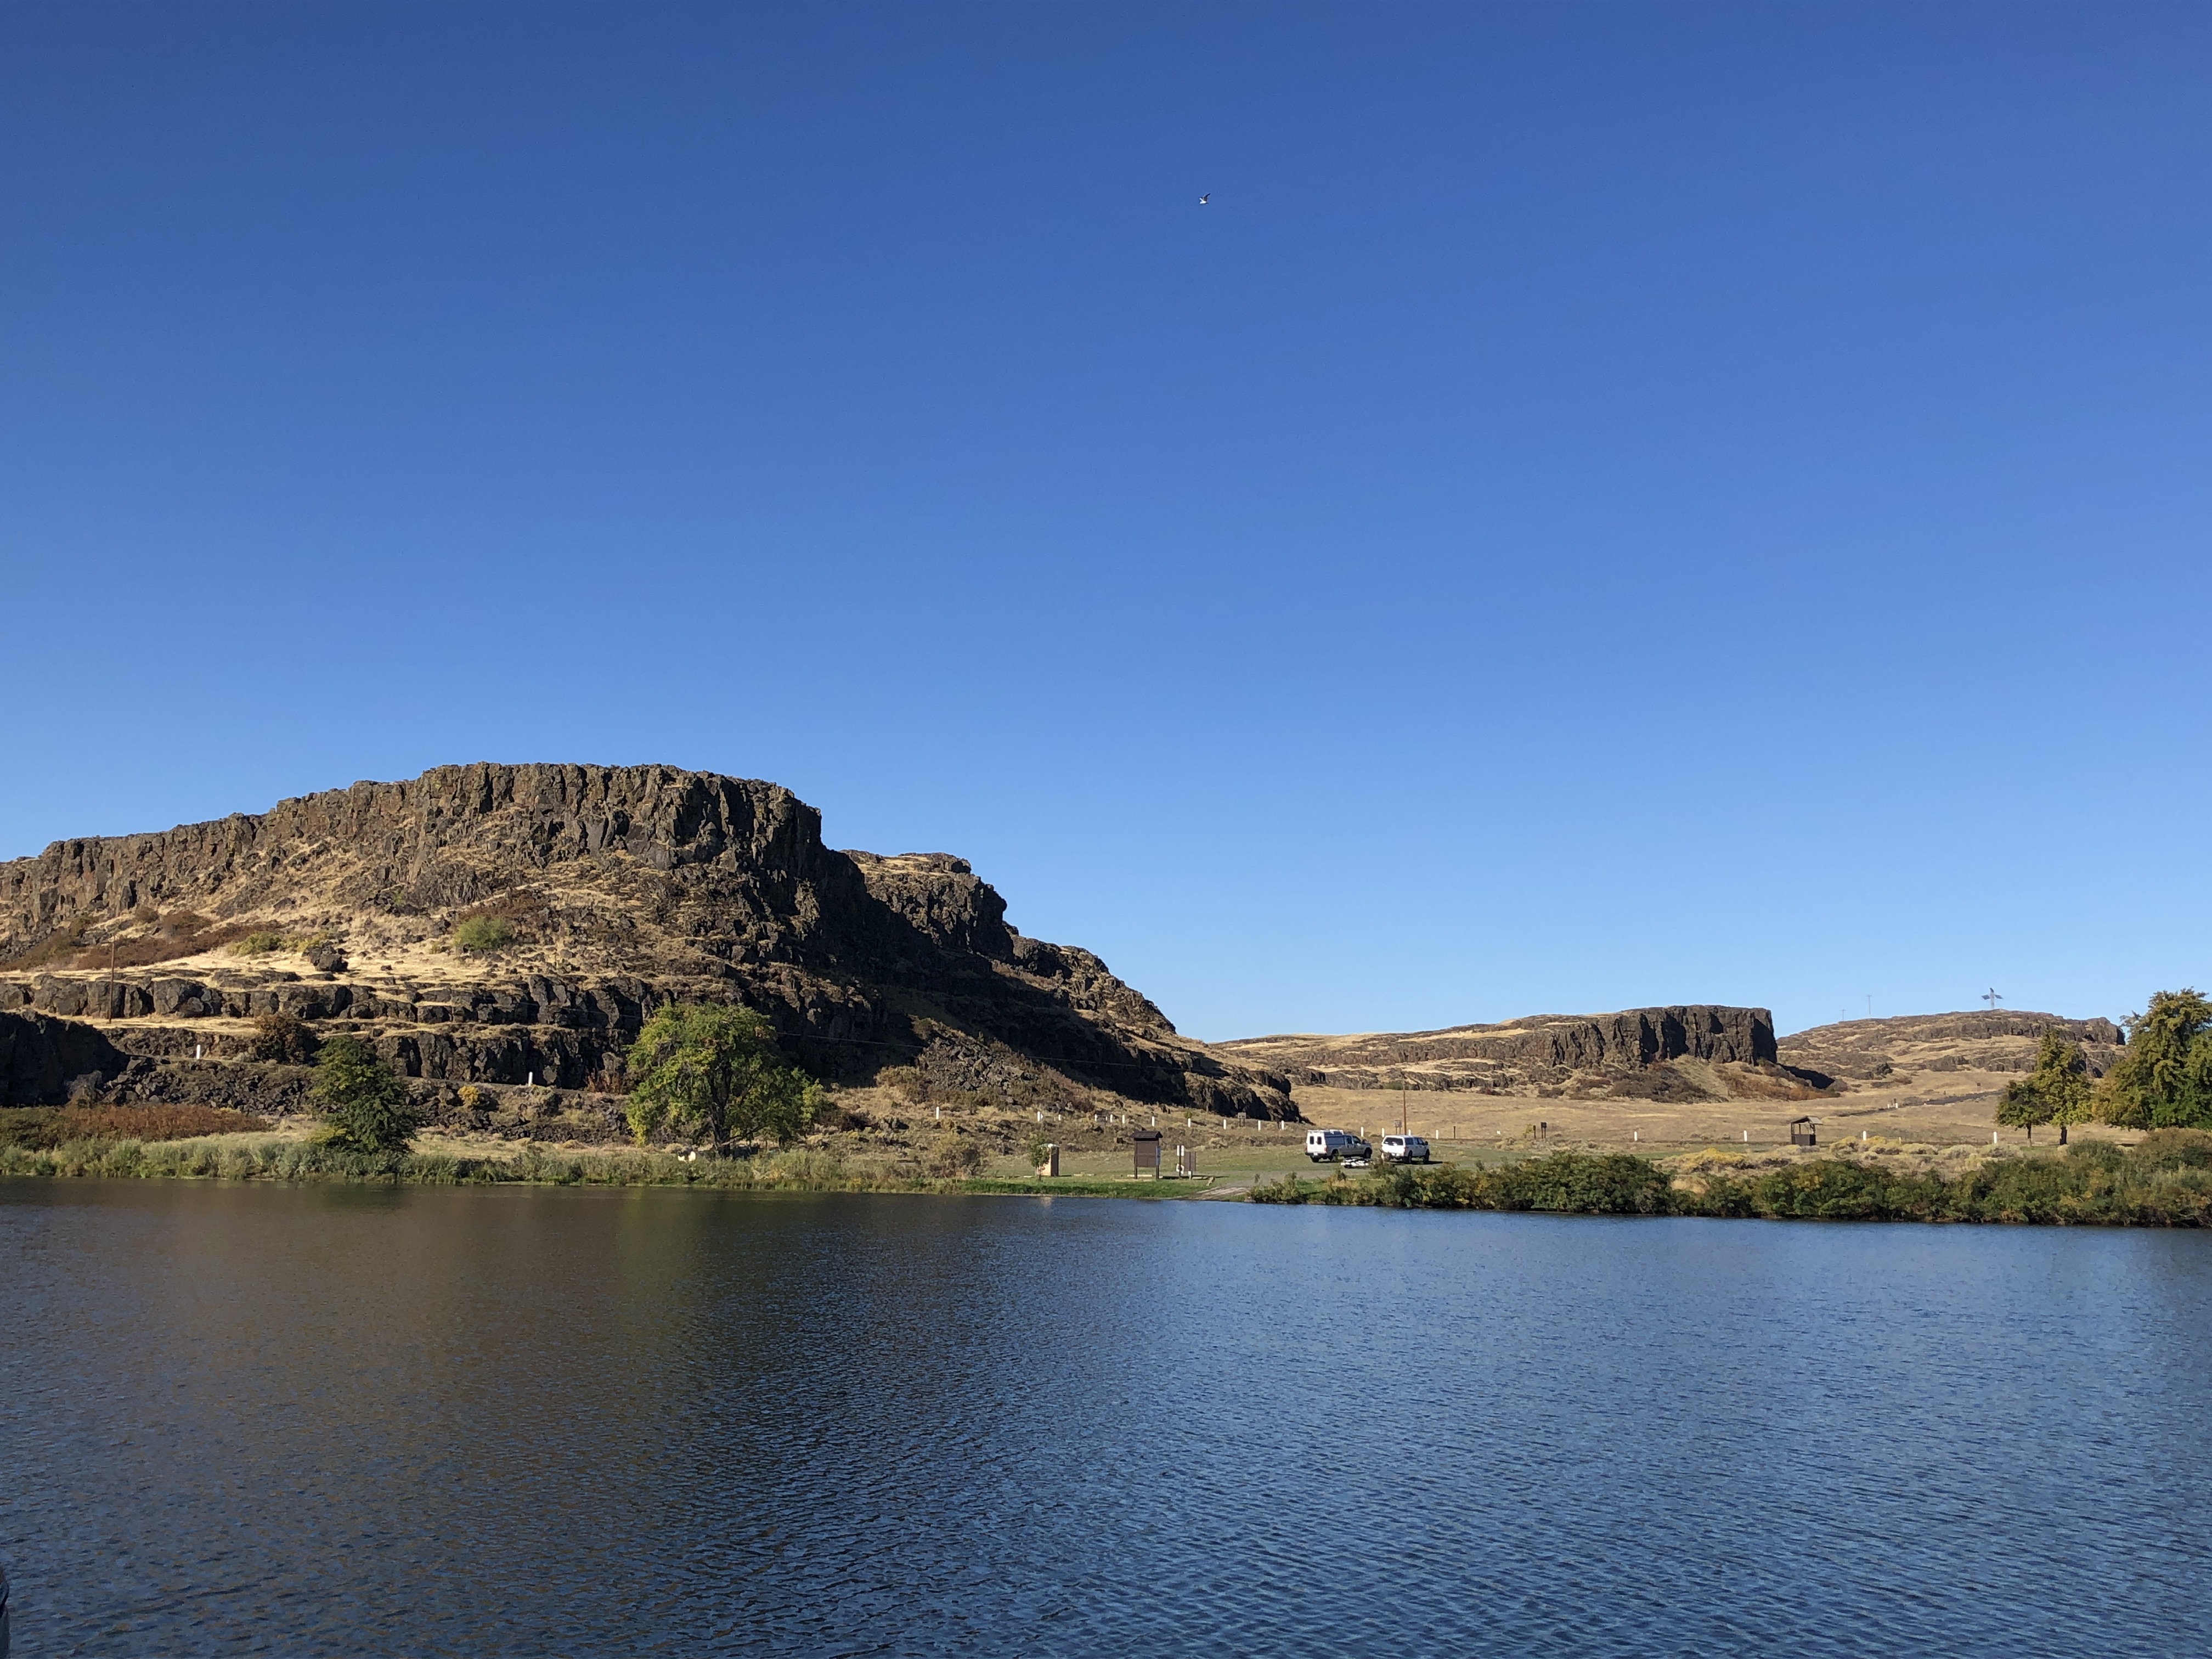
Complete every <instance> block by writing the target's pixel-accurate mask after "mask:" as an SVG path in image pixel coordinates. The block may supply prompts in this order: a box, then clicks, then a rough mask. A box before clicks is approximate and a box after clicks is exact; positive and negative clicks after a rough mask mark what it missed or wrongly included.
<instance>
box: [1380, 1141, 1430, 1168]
mask: <svg viewBox="0 0 2212 1659" xmlns="http://www.w3.org/2000/svg"><path fill="white" fill-rule="evenodd" d="M1428 1161H1429V1143H1428V1142H1427V1141H1425V1140H1424V1139H1421V1138H1420V1136H1419V1135H1384V1136H1383V1162H1384V1163H1385V1164H1426V1163H1427V1162H1428Z"/></svg>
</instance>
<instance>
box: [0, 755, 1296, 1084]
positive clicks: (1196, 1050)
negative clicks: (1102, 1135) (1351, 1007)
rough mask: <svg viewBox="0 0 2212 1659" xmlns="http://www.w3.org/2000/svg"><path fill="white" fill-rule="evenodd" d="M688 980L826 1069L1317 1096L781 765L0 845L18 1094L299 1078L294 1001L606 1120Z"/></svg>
mask: <svg viewBox="0 0 2212 1659" xmlns="http://www.w3.org/2000/svg"><path fill="white" fill-rule="evenodd" d="M673 1000H690V1001H697V1000H720V1001H728V1002H738V1003H743V1004H745V1005H747V1006H751V1007H754V1008H757V1009H758V1010H760V1011H761V1012H763V1013H765V1014H766V1015H767V1016H768V1017H769V1019H770V1020H771V1021H772V1022H773V1023H774V1024H775V1030H776V1032H777V1036H778V1039H779V1042H781V1046H782V1047H783V1048H784V1049H785V1051H786V1053H787V1055H788V1056H789V1057H790V1058H791V1059H792V1060H794V1061H796V1062H798V1063H799V1064H800V1065H802V1066H805V1068H806V1069H807V1070H808V1071H810V1072H811V1073H814V1074H815V1075H816V1076H817V1077H820V1078H822V1079H826V1080H829V1081H832V1082H837V1081H847V1082H866V1081H868V1080H869V1079H874V1078H876V1077H877V1076H878V1074H880V1073H884V1072H885V1071H886V1070H895V1071H899V1072H901V1073H902V1074H903V1075H907V1076H918V1077H919V1078H921V1079H926V1080H927V1082H928V1083H930V1084H933V1085H936V1086H937V1087H938V1088H939V1089H949V1090H957V1091H969V1092H970V1093H971V1094H974V1095H976V1096H981V1097H987V1098H991V1099H994V1100H999V1101H1001V1102H1003V1103H1008V1104H1014V1105H1026V1104H1027V1103H1031V1102H1035V1103H1037V1104H1038V1105H1039V1106H1040V1107H1042V1106H1043V1105H1046V1104H1051V1105H1054V1106H1059V1107H1063V1108H1064V1107H1066V1106H1069V1105H1077V1104H1083V1105H1088V1104H1090V1103H1091V1101H1092V1099H1093V1097H1096V1096H1097V1095H1100V1094H1107V1095H1111V1096H1114V1097H1119V1098H1121V1099H1122V1100H1125V1101H1131V1102H1140V1103H1152V1104H1155V1105H1158V1106H1162V1107H1170V1108H1182V1109H1196V1110H1200V1111H1206V1112H1211V1113H1218V1114H1221V1115H1227V1116H1235V1115H1250V1116H1253V1117H1271V1118H1283V1117H1291V1116H1295V1115H1296V1112H1295V1110H1294V1109H1293V1108H1292V1107H1291V1103H1290V1097H1289V1085H1288V1083H1287V1081H1286V1080H1285V1079H1284V1078H1283V1077H1282V1076H1281V1075H1280V1074H1279V1073H1276V1072H1274V1071H1273V1070H1271V1069H1270V1068H1269V1067H1267V1066H1265V1065H1249V1064H1244V1063H1241V1062H1239V1061H1237V1060H1225V1059H1223V1058H1221V1057H1218V1056H1216V1055H1214V1054H1211V1053H1209V1052H1208V1051H1207V1050H1206V1048H1205V1047H1204V1045H1201V1044H1199V1043H1196V1042H1191V1041H1188V1040H1187V1039H1185V1038H1183V1037H1181V1036H1178V1035H1177V1034H1176V1029H1175V1027H1174V1026H1173V1025H1172V1024H1170V1023H1169V1021H1168V1020H1167V1018H1165V1017H1164V1015H1163V1014H1162V1013H1161V1012H1160V1011H1159V1010H1158V1008H1156V1007H1155V1006H1153V1005H1152V1003H1151V1002H1150V1001H1148V1000H1146V998H1145V997H1144V996H1142V995H1140V994H1139V993H1138V992H1136V991H1134V990H1133V989H1131V988H1130V987H1128V986H1127V985H1125V984H1123V983H1122V982H1121V981H1120V980H1118V979H1116V978H1115V976H1114V975H1112V974H1111V973H1109V972H1108V971H1107V969H1106V965H1105V964H1104V963H1102V962H1101V961H1100V960H1099V959H1098V958H1097V957H1095V956H1093V955H1091V953H1090V952H1089V951H1081V950H1078V949H1075V948H1073V947H1072V946H1067V945H1048V944H1046V943H1044V942H1043V941H1042V940H1039V939H1027V938H1024V936H1023V935H1021V934H1020V933H1017V932H1015V931H1014V930H1013V929H1012V928H1011V927H1008V926H1007V925H1006V903H1005V901H1004V900H1002V899H1001V898H1000V896H999V895H998V894H997V893H996V892H995V891H994V890H992V888H991V887H990V885H989V884H987V882H985V881H983V880H982V879H981V878H979V877H978V876H976V875H975V872H973V871H972V870H971V869H970V868H969V866H968V865H967V864H966V863H965V862H963V860H959V859H957V858H952V857H950V856H947V855H945V854H934V853H931V854H902V855H900V856H897V857H878V856H877V855H876V854H869V853H858V852H838V851H836V850H833V849H832V848H829V847H827V846H825V845H824V844H823V840H822V823H821V816H820V814H819V813H818V812H817V811H815V809H814V808H812V807H811V806H809V805H806V804H805V802H804V801H801V800H800V799H798V798H797V797H796V796H795V795H793V794H792V793H791V792H790V791H789V790H787V789H784V788H781V787H779V786H777V785H775V784H772V783H763V782H758V781H750V780H744V779H738V778H729V777H722V776H719V775H714V774H711V773H702V772H690V771H684V770H681V769H677V768H674V767H666V766H634V767H605V766H562V765H521V766H500V765H489V764H480V765H471V766H453V767H441V768H439V769H435V770H433V771H429V772H426V773H424V774H423V775H422V776H421V777H418V778H414V779H410V780H409V781H405V782H400V783H357V784H355V785H354V786H353V787H351V788H348V789H336V790H331V791H327V792H325V793H319V794H313V795H307V796H304V797H301V798H300V799H294V800H288V801H284V802H282V803H280V804H279V805H276V807H274V808H273V809H271V810H270V811H267V812H263V813H258V814H236V815H234V816H232V817H227V818H222V819H219V820H216V821H215V822H213V823H194V824H186V825H184V826H183V827H181V828H179V829H169V830H164V831H161V832H159V833H152V834H145V835H131V836H106V837H100V838H93V839H86V840H77V841H63V842H55V843H54V844H53V845H52V846H50V847H48V848H46V851H45V852H44V853H41V854H38V855H37V856H35V857H31V858H22V859H16V860H12V861H10V862H7V863H0V1103H27V1102H31V1101H39V1100H53V1099H56V1098H58V1097H60V1096H61V1094H63V1093H64V1092H66V1091H69V1090H70V1088H71V1087H72V1085H74V1086H75V1088H76V1090H77V1091H78V1092H94V1093H98V1094H100V1096H101V1097H105V1098H111V1099H125V1100H128V1099H185V1098H191V1099H216V1100H223V1101H228V1102H234V1103H241V1104H244V1103H261V1104H264V1105H266V1104H268V1103H270V1102H269V1101H268V1100H267V1099H266V1098H265V1097H267V1096H269V1095H270V1093H271V1092H272V1091H273V1092H274V1093H276V1094H277V1095H279V1096H281V1095H283V1093H284V1092H285V1091H297V1090H298V1089H299V1087H300V1086H301V1080H302V1079H303V1077H304V1073H300V1072H299V1071H298V1068H296V1067H287V1066H281V1065H274V1066H272V1065H264V1064H261V1063H259V1062H257V1061H256V1060H254V1059H253V1058H252V1050H253V1048H254V1044H255V1042H256V1041H257V1038H260V1039H262V1040H264V1041H265V1035H266V1034H265V1030H259V1031H258V1030H257V1026H256V1021H257V1020H258V1019H259V1018H260V1017H262V1016H264V1015H267V1014H271V1013H279V1012H281V1013H284V1014H288V1015H291V1016H293V1017H295V1018H296V1019H297V1020H299V1021H300V1022H301V1024H302V1026H303V1027H304V1029H305V1030H306V1031H307V1040H308V1041H309V1042H312V1041H313V1038H314V1037H315V1036H316V1035H318V1034H320V1035H323V1036H327V1035H329V1034H330V1033H332V1032H335V1031H339V1030H343V1031H348V1032H351V1033H354V1034H356V1035H359V1036H362V1037H365V1038H367V1039H368V1040H369V1041H370V1042H373V1043H374V1046H375V1048H376V1049H377V1050H378V1052H379V1053H380V1054H382V1055H383V1056H384V1057H385V1059H386V1060H387V1061H388V1062H389V1063H390V1064H391V1065H392V1066H393V1067H394V1068H395V1069H397V1070H398V1071H399V1072H400V1073H404V1075H406V1076H408V1077H410V1078H412V1079H419V1080H421V1085H422V1086H421V1087H420V1088H418V1092H421V1093H425V1094H441V1095H443V1096H444V1097H447V1099H448V1100H450V1098H451V1097H453V1095H454V1094H455V1093H456V1092H457V1091H458V1085H462V1084H465V1083H472V1082H473V1083H481V1084H490V1085H520V1084H525V1083H530V1082H534V1083H535V1084H536V1085H538V1086H539V1087H540V1088H550V1089H554V1090H559V1091H574V1094H575V1096H576V1097H578V1099H579V1101H580V1102H583V1101H597V1102H599V1103H600V1104H599V1105H598V1106H597V1107H596V1108H595V1109H598V1110H599V1111H600V1112H601V1113H602V1115H606V1116H608V1117H609V1119H610V1121H611V1114H612V1107H611V1102H612V1101H613V1099H614V1098H615V1097H616V1096H617V1094H618V1093H619V1091H620V1090H621V1088H622V1086H623V1079H622V1054H623V1048H625V1046H626V1045H627V1043H628V1042H629V1040H630V1039H631V1038H632V1037H633V1036H635V1034H636V1031H637V1030H638V1028H639V1026H640V1024H641V1022H642V1020H643V1019H644V1018H646V1016H647V1014H648V1013H649V1012H650V1011H651V1010H652V1009H653V1007H655V1006H659V1005H660V1004H663V1003H665V1002H669V1001H673ZM908 1068H910V1069H908Z"/></svg>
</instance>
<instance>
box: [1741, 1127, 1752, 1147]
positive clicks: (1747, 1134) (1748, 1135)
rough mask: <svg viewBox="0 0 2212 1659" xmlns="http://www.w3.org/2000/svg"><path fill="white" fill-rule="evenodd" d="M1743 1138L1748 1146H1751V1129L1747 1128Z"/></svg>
mask: <svg viewBox="0 0 2212 1659" xmlns="http://www.w3.org/2000/svg"><path fill="white" fill-rule="evenodd" d="M1743 1139H1744V1144H1745V1145H1746V1146H1749V1145H1750V1144H1751V1131H1750V1130H1748V1129H1746V1130H1745V1131H1744V1132H1743Z"/></svg>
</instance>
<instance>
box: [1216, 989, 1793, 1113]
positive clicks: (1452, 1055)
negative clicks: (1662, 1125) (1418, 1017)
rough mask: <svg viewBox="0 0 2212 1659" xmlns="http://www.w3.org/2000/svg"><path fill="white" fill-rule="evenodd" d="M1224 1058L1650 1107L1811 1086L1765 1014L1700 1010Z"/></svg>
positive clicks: (1321, 1079) (1315, 1079) (1311, 1083)
mask: <svg viewBox="0 0 2212 1659" xmlns="http://www.w3.org/2000/svg"><path fill="white" fill-rule="evenodd" d="M1215 1052H1216V1053H1217V1054H1221V1055H1223V1056H1224V1057H1225V1058H1230V1059H1234V1060H1241V1061H1243V1062H1246V1063H1249V1064H1252V1065H1258V1066H1266V1067H1268V1068H1269V1069H1271V1070H1273V1071H1276V1072H1279V1073H1282V1074H1283V1075H1284V1076H1285V1077H1286V1078H1287V1079H1290V1081H1291V1083H1292V1084H1293V1085H1295V1086H1299V1087H1310V1088H1326V1089H1355V1090H1369V1089H1439V1090H1450V1091H1464V1092H1468V1093H1472V1094H1483V1095H1530V1096H1538V1097H1542V1096H1553V1095H1569V1094H1571V1095H1582V1096H1590V1095H1610V1096H1615V1097H1629V1098H1643V1099H1652V1098H1657V1099H1670V1098H1693V1099H1694V1098H1699V1097H1709V1096H1714V1095H1719V1096H1723V1097H1725V1096H1729V1095H1735V1094H1746V1095H1754V1096H1772V1095H1774V1094H1775V1093H1777V1092H1778V1091H1781V1092H1784V1093H1790V1094H1794V1093H1796V1092H1799V1091H1801V1090H1802V1089H1803V1085H1802V1083H1800V1082H1799V1081H1798V1080H1797V1079H1795V1078H1794V1077H1792V1076H1791V1074H1790V1073H1789V1072H1788V1071H1787V1069H1786V1068H1785V1067H1784V1066H1782V1065H1781V1064H1779V1063H1778V1056H1777V1053H1776V1048H1775V1042H1774V1018H1773V1016H1772V1015H1771V1014H1770V1013H1768V1012H1767V1011H1766V1010H1765V1009H1764V1008H1730V1007H1721V1006H1709V1005H1703V1004H1699V1005H1685V1006H1676V1007H1668V1008H1631V1009H1628V1010H1626V1012H1620V1013H1612V1014H1533V1015H1530V1016H1528V1017H1527V1018H1522V1019H1516V1020H1508V1021H1505V1022H1504V1023H1502V1024H1492V1025H1455V1026H1451V1027H1449V1028H1447V1029H1445V1030H1437V1031H1385V1032H1373V1031H1370V1032H1364V1033H1360V1034H1358V1035H1354V1036H1267V1037H1247V1038H1244V1039H1243V1040H1241V1041H1238V1042H1224V1043H1218V1044H1216V1045H1215Z"/></svg>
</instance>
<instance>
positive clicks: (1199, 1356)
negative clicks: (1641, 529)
mask: <svg viewBox="0 0 2212 1659" xmlns="http://www.w3.org/2000/svg"><path fill="white" fill-rule="evenodd" d="M0 1291H4V1297H0V1300H4V1304H5V1308H6V1314H7V1317H6V1321H5V1325H4V1329H0V1560H4V1562H5V1564H6V1565H7V1567H8V1570H9V1574H10V1576H11V1577H12V1578H13V1579H14V1581H15V1587H16V1589H15V1604H16V1612H15V1621H16V1626H15V1627H16V1644H17V1653H18V1655H29V1656H40V1655H47V1654H163V1655H185V1654H202V1653H261V1652H266V1653H279V1654H286V1655H309V1654H355V1653H379V1654H383V1653H389V1654H455V1655H463V1654H465V1655H484V1654H545V1653H563V1654H636V1653H647V1654H650V1653H670V1654H702V1653H739V1652H768V1651H777V1652H793V1653H822V1654H848V1653H849V1654H864V1653H866V1654H872V1653H887V1654H909V1653H911V1654H933V1653H962V1654H1000V1653H1006V1654H1012V1653H1021V1654H1069V1655H1075V1654H1083V1655H1088V1654H1123V1653H1133V1652H1143V1651H1169V1652H1176V1653H1192V1654H1208V1655H1211V1654H1221V1655H1230V1654H1255V1655H1260V1654H1267V1655H1291V1656H1297V1655H1319V1654H1351V1653H1358V1654H1373V1653H1378V1652H1395V1653H1400V1654H1434V1653H1466V1652H1496V1653H1501V1654H1503V1653H1514V1654H1563V1655H1564V1654H1573V1655H1593V1654H1595V1655H1607V1654H1622V1655H1644V1654H1692V1653H1700V1654H1711V1653H1774V1652H1782V1651H1785V1650H1786V1651H1788V1652H1790V1653H1791V1654H1793V1655H1826V1654H1883V1655H1891V1654H1897V1653H1902V1652H1923V1653H1947V1654H1981V1653H1989V1654H2004V1655H2008V1656H2010V1655H2022V1654H2069V1655H2072V1654H2082V1653H2091V1652H2095V1653H2142V1654H2159V1655H2169V1654H2176V1653H2187V1652H2203V1651H2205V1650H2207V1649H2208V1647H2212V1635H2208V1631H2212V1575H2208V1567H2212V1548H2208V1544H2207V1539H2208V1537H2212V1437H2208V1429H2212V1317H2208V1313H2209V1312H2212V1237H2203V1236H2199V1235H2193V1234H2187V1233H2166V1232H2138V1233H2129V1232H2093V1231H2058V1230H2027V1229H1997V1228H1931V1227H1906V1226H1893V1227H1879V1226H1838V1225H1826V1226H1824V1225H1810V1224H1808V1225H1782V1224H1775V1223H1758V1222H1733V1223H1732V1222H1711V1221H1676V1220H1666V1221H1651V1220H1607V1219H1569V1218H1550V1217H1533V1216H1494V1215H1447V1214H1418V1213H1415V1214H1406V1213H1392V1212H1374V1211H1328V1210H1321V1209H1313V1208H1308V1209H1267V1208H1260V1207H1254V1206H1230V1205H1221V1204H1189V1203H1176V1204H1168V1203H1158V1204H1153V1203H1135V1202H1115V1201H1111V1200H1071V1199H1060V1200H1051V1201H1034V1200H981V1199H979V1200H945V1199H928V1198H890V1197H884V1198H872V1197H844V1196H839V1197H821V1198H790V1197H782V1198H765V1199H764V1198H759V1197H742V1196H721V1195H711V1194H696V1193H680V1192H652V1191H635V1192H622V1191H614V1192H604V1191H576V1190H489V1191H437V1190H425V1189H419V1188H410V1189H401V1190H398V1191H369V1190H364V1189H359V1188H271V1187H260V1186H256V1187H247V1186H232V1185H221V1184H214V1183H193V1184H185V1183H178V1182H144V1183H136V1182H106V1183H102V1182H25V1181H17V1182H0Z"/></svg>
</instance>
